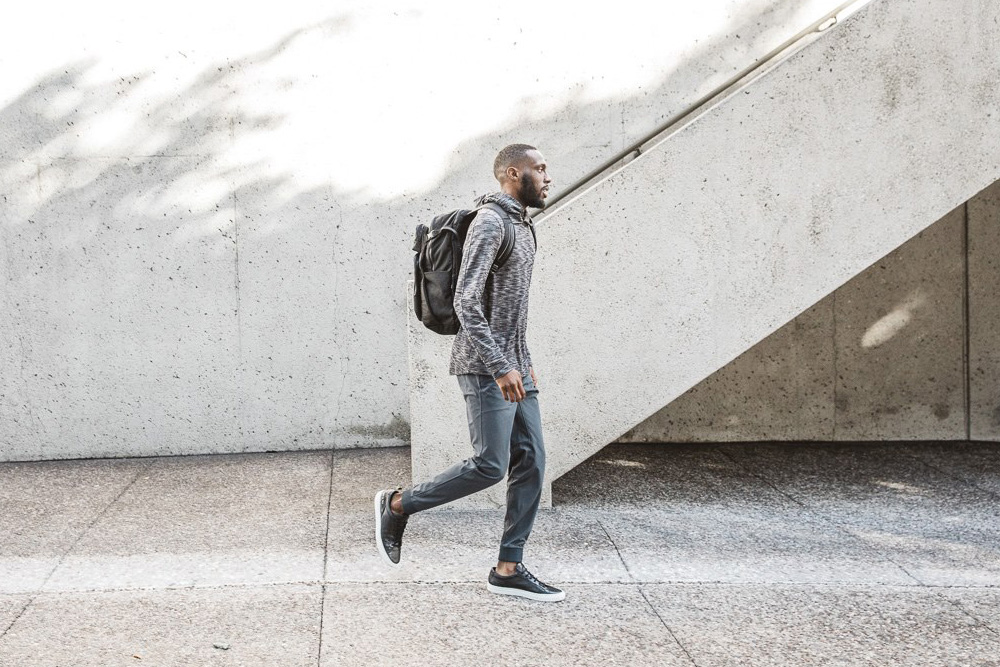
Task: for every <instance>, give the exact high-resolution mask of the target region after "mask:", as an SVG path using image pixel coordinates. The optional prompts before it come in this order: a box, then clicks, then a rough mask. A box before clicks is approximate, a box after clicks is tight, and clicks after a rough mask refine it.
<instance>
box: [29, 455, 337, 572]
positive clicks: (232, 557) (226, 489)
mask: <svg viewBox="0 0 1000 667" xmlns="http://www.w3.org/2000/svg"><path fill="white" fill-rule="evenodd" d="M329 483H330V455H329V453H328V452H304V453H283V454H255V455H232V456H219V455H217V456H192V457H171V458H162V459H155V460H152V461H151V464H150V468H149V470H148V471H147V472H145V473H144V474H142V475H141V476H140V478H139V479H138V480H137V481H136V483H135V484H134V485H133V486H132V487H131V488H130V489H129V490H128V492H126V493H125V494H123V495H122V497H121V498H120V499H119V500H118V502H117V503H116V504H115V505H114V506H113V507H112V508H111V509H110V510H109V511H108V512H106V513H105V514H104V516H102V517H101V520H100V521H98V522H97V523H96V524H95V525H94V527H93V528H92V529H91V530H90V531H89V532H88V533H87V535H86V536H85V537H84V538H83V539H82V540H80V542H79V544H77V546H76V547H75V548H74V549H73V550H72V552H71V553H70V554H68V555H67V557H66V558H65V560H64V561H63V563H62V564H61V565H60V566H59V568H57V570H56V571H55V572H54V574H53V575H52V578H51V579H50V580H49V582H48V584H47V585H46V590H78V589H87V588H126V587H135V586H144V585H154V586H189V585H213V584H231V583H280V582H301V581H319V580H320V579H321V578H322V572H323V549H324V535H325V532H326V526H325V517H326V508H327V505H328V500H329Z"/></svg>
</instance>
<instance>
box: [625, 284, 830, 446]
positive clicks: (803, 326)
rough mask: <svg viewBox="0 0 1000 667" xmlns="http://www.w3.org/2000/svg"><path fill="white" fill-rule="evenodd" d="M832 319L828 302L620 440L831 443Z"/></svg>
mask: <svg viewBox="0 0 1000 667" xmlns="http://www.w3.org/2000/svg"><path fill="white" fill-rule="evenodd" d="M833 322H834V300H833V298H832V297H826V298H824V299H823V300H821V301H820V302H819V303H817V304H816V305H814V306H812V307H811V308H809V309H808V310H806V312H804V313H802V314H801V315H799V316H798V317H796V318H795V319H794V320H792V321H791V322H789V323H788V324H786V325H784V326H783V327H781V328H780V329H778V330H777V331H775V332H774V333H773V334H771V335H770V336H768V337H767V338H765V339H764V340H763V341H761V342H760V343H758V344H757V345H754V346H753V347H752V348H750V349H749V350H747V351H746V352H744V353H743V354H741V355H740V356H739V357H737V358H736V359H735V360H734V361H732V362H731V363H729V364H726V365H725V366H723V367H722V368H721V369H719V370H718V371H716V372H715V373H713V374H712V375H710V376H709V377H707V378H705V380H703V381H702V382H699V383H698V384H697V385H695V386H694V387H692V388H691V389H689V390H688V391H686V392H684V394H682V395H681V396H680V397H679V398H677V399H676V400H674V401H671V402H670V403H669V404H668V405H666V406H664V407H663V408H662V409H661V410H659V411H657V412H656V414H654V415H652V416H651V417H649V418H648V419H645V420H643V421H642V422H640V423H639V424H637V425H636V426H635V427H634V428H632V429H630V430H629V431H628V432H627V433H625V434H624V435H622V436H621V437H620V438H618V441H619V442H726V441H735V442H745V441H754V440H832V439H833V414H834V402H833V396H834V377H835V373H834V356H835V355H834V346H833V337H832V336H831V331H832V329H833Z"/></svg>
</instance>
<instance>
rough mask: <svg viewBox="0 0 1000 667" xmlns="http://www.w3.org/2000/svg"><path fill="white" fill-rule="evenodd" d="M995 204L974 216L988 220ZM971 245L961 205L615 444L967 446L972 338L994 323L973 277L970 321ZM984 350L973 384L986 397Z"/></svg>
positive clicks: (981, 241)
mask: <svg viewBox="0 0 1000 667" xmlns="http://www.w3.org/2000/svg"><path fill="white" fill-rule="evenodd" d="M988 191H989V190H988ZM988 201H989V200H988V199H987V198H984V196H983V195H977V196H976V197H974V198H973V199H972V200H970V202H969V204H972V203H973V202H975V203H976V205H977V206H979V207H980V209H979V210H981V211H982V212H983V213H985V212H986V211H988V210H990V209H988V208H987V206H988ZM997 205H998V210H1000V200H998V204H997ZM992 229H993V227H992V226H990V227H988V228H987V226H985V225H983V226H980V227H979V228H978V229H975V228H973V229H970V230H969V231H970V239H969V245H970V246H971V247H977V246H980V245H981V246H983V247H989V246H988V242H989V240H990V234H991V233H992V232H990V231H989V230H992ZM965 233H966V230H965V205H963V206H960V207H958V208H957V209H955V210H953V211H951V212H950V213H948V215H946V216H945V217H944V218H942V219H941V220H939V221H937V222H936V223H934V224H933V225H931V226H930V227H928V228H927V229H926V230H924V231H923V232H921V233H920V234H918V235H917V236H915V237H914V238H912V239H910V240H909V241H907V242H906V243H904V244H903V245H902V246H900V247H899V248H897V249H896V250H894V251H892V252H891V253H889V254H888V255H887V256H886V257H883V258H882V259H880V260H879V261H878V262H876V263H875V264H873V265H872V266H870V267H868V268H867V269H865V270H864V271H862V272H861V273H860V274H859V275H857V276H855V277H854V278H852V279H851V280H850V281H848V282H847V283H846V284H845V285H844V286H843V287H840V288H839V289H837V290H836V291H834V292H833V294H830V295H829V296H827V297H825V298H824V299H823V300H821V301H820V302H819V303H818V304H816V305H815V306H813V307H812V308H810V309H809V310H807V311H806V312H805V313H803V314H801V315H799V316H798V317H796V318H795V319H794V320H792V321H791V322H789V323H788V324H786V325H785V326H783V327H782V328H780V329H778V331H776V332H775V333H773V334H771V335H770V336H768V337H767V338H766V339H764V340H763V341H762V342H760V343H759V344H757V345H755V346H754V347H752V348H751V349H750V350H748V351H747V352H745V353H744V354H742V355H740V356H739V357H738V358H737V359H736V360H734V361H733V362H732V363H730V364H727V365H726V366H725V367H723V368H722V369H720V370H719V371H717V372H716V373H713V374H712V375H711V376H709V377H708V378H706V379H705V380H704V381H703V382H701V383H699V384H698V385H696V386H695V387H693V388H691V389H690V390H689V391H687V392H685V393H684V394H683V395H682V396H681V397H680V398H678V399H677V400H675V401H673V402H671V403H670V404H669V405H667V406H665V407H664V408H663V409H661V410H659V411H658V412H657V413H656V414H654V415H653V416H652V417H650V418H649V419H647V420H645V421H643V422H642V423H640V424H639V425H637V426H636V427H635V428H633V429H631V430H630V431H629V432H628V433H626V434H625V435H623V436H622V437H621V438H619V441H621V442H722V441H735V442H746V441H755V440H763V441H767V440H817V441H824V442H828V441H833V440H844V441H857V440H926V439H928V438H931V437H935V438H939V439H964V438H965V436H966V423H965V422H966V405H965V380H966V372H967V369H968V366H967V365H966V363H965V345H966V341H965V334H966V330H967V327H968V326H969V325H970V323H974V322H976V321H982V322H983V323H984V324H983V325H982V326H981V327H980V329H981V331H982V332H983V333H982V335H984V336H990V335H992V334H991V332H992V331H993V330H994V328H995V327H989V326H986V325H985V323H986V322H994V321H997V320H996V318H994V317H993V316H994V314H995V312H994V311H995V308H994V307H993V300H992V299H987V298H985V290H984V288H982V287H980V286H979V285H980V282H981V281H979V280H978V279H976V278H974V277H971V276H970V287H971V288H972V291H973V292H976V291H977V290H978V291H979V292H982V293H983V298H981V299H977V304H985V310H984V312H983V313H982V314H980V313H979V311H978V310H976V311H975V312H970V313H969V315H968V317H967V316H966V313H965V310H964V308H965V303H964V301H963V299H964V293H965V289H966V287H965V286H966V276H965V260H964V258H965V255H966V250H965V247H964V246H965ZM973 235H975V236H974V237H973ZM990 257H992V255H990ZM982 261H983V262H989V261H992V260H990V259H984V260H982ZM986 284H990V283H989V281H986ZM986 302H988V304H987V303H986ZM980 318H981V320H980ZM990 318H993V319H990ZM981 349H983V355H984V356H983V357H982V358H983V359H984V363H982V364H980V368H979V370H978V371H973V373H974V375H973V376H972V377H973V378H975V377H977V375H978V377H979V378H980V380H978V381H977V382H978V385H977V386H979V387H982V390H983V391H986V390H987V389H988V387H989V386H991V385H990V384H989V383H988V382H985V381H983V380H982V378H984V377H985V370H986V368H987V367H989V362H988V361H987V360H988V358H989V355H990V354H991V353H990V352H989V350H988V349H987V348H986V347H985V345H984V346H981ZM987 393H988V392H987ZM835 414H836V421H835V420H834V415H835ZM973 437H975V435H973Z"/></svg>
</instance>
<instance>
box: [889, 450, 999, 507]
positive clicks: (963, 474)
mask: <svg viewBox="0 0 1000 667" xmlns="http://www.w3.org/2000/svg"><path fill="white" fill-rule="evenodd" d="M909 452H910V454H912V455H913V456H915V457H916V458H918V459H920V460H921V461H923V462H924V463H926V464H927V465H930V466H933V467H934V468H937V469H938V470H940V471H942V472H944V473H946V474H948V475H951V476H953V477H956V478H958V479H960V480H961V481H963V482H965V483H966V484H970V485H972V486H974V487H976V488H977V489H980V490H982V491H988V492H990V493H994V494H997V495H998V496H1000V442H928V443H921V444H920V445H919V446H914V447H913V448H912V449H911V450H909Z"/></svg>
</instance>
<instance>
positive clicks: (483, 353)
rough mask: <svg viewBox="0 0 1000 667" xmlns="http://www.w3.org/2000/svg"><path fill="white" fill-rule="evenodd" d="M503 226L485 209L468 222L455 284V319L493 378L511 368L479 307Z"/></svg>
mask: <svg viewBox="0 0 1000 667" xmlns="http://www.w3.org/2000/svg"><path fill="white" fill-rule="evenodd" d="M503 226H504V224H503V220H501V219H500V218H499V216H497V215H496V213H494V212H492V211H490V210H489V209H483V210H482V211H480V212H479V214H478V215H477V216H476V219H475V220H473V222H472V224H471V225H469V232H468V236H467V238H466V241H465V250H464V252H463V254H462V266H461V268H460V269H459V272H458V284H457V285H456V287H455V314H456V315H457V316H458V321H459V322H461V323H462V327H463V328H464V329H465V330H466V332H468V334H469V339H470V340H471V341H472V345H473V347H474V348H475V349H476V353H477V354H478V355H479V358H480V359H482V361H483V363H484V364H485V365H486V368H487V369H489V371H490V373H491V374H492V375H493V379H495V380H499V379H500V378H502V377H504V376H505V375H507V374H508V373H510V372H511V371H513V370H515V369H514V365H513V364H511V363H510V362H509V361H508V360H507V358H506V357H505V356H504V354H503V352H501V351H500V347H499V346H498V345H497V343H496V341H495V340H494V339H493V331H492V330H491V329H490V323H489V322H488V321H486V311H485V310H484V308H483V293H484V291H485V290H486V280H487V279H488V278H489V276H490V267H491V266H493V262H494V260H495V259H496V256H497V252H498V251H499V250H500V244H501V242H502V241H503ZM501 388H503V387H502V386H501ZM522 391H523V390H522ZM505 394H506V392H505Z"/></svg>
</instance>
